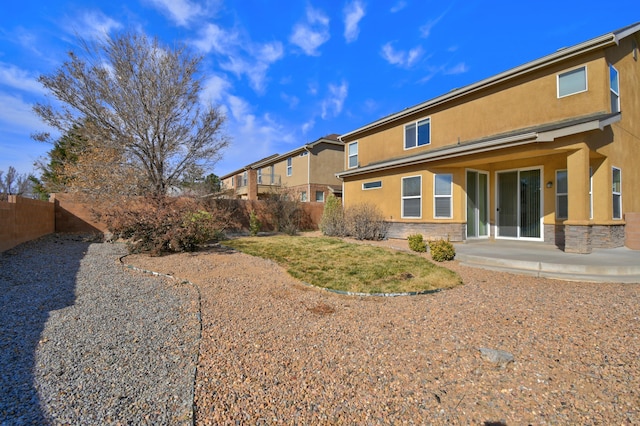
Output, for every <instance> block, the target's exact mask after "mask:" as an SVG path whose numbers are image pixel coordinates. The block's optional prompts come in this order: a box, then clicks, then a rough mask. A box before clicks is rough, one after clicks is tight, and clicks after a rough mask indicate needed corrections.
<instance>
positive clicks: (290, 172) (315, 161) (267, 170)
mask: <svg viewBox="0 0 640 426" xmlns="http://www.w3.org/2000/svg"><path fill="white" fill-rule="evenodd" d="M343 161H344V143H342V142H341V141H340V140H338V135H337V134H331V135H328V136H324V137H321V138H319V139H318V140H316V141H314V142H311V143H308V144H305V145H303V146H301V147H298V148H296V149H294V150H291V151H289V152H287V153H285V154H282V155H280V154H274V155H271V156H269V157H266V158H263V159H261V160H258V161H256V162H254V163H251V164H248V165H247V166H244V167H242V168H241V169H238V170H235V171H233V172H231V173H228V174H226V175H224V176H222V177H221V178H220V179H221V181H222V191H223V193H224V194H226V195H227V196H228V197H231V198H240V199H246V200H258V199H261V198H263V197H264V196H266V195H267V194H269V193H272V192H274V191H276V190H277V189H278V188H283V187H284V188H287V189H289V190H291V191H293V192H295V193H296V194H297V196H298V197H300V200H301V201H303V202H310V201H311V202H324V201H325V200H326V199H327V197H328V196H329V194H334V195H336V196H341V195H342V181H341V180H340V179H338V178H337V177H336V173H337V172H339V171H340V170H342V169H343Z"/></svg>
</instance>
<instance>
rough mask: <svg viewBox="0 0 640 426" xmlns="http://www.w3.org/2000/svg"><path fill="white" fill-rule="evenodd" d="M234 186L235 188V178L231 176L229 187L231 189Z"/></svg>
mask: <svg viewBox="0 0 640 426" xmlns="http://www.w3.org/2000/svg"><path fill="white" fill-rule="evenodd" d="M234 186H236V182H235V176H231V187H232V188H233V187H234Z"/></svg>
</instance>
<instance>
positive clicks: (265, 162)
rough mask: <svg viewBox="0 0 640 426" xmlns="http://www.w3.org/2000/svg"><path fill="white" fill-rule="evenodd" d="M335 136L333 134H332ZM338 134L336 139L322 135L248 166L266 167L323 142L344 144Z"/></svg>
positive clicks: (255, 167)
mask: <svg viewBox="0 0 640 426" xmlns="http://www.w3.org/2000/svg"><path fill="white" fill-rule="evenodd" d="M330 136H333V135H330ZM337 137H338V136H337V135H336V139H330V138H329V137H327V136H325V137H322V138H320V139H318V140H315V141H313V142H310V143H308V144H305V145H303V146H300V147H298V148H295V149H292V150H291V151H288V152H285V153H284V154H280V155H275V156H273V157H267V158H265V159H264V160H260V161H258V162H255V163H253V164H251V165H250V166H247V167H249V168H251V169H259V168H261V167H264V166H266V165H269V164H272V163H277V162H278V161H280V160H282V159H284V158H288V157H291V156H292V155H296V154H299V153H301V152H303V151H310V150H311V149H313V148H314V147H315V146H316V145H319V144H321V143H326V144H330V145H336V146H344V142H342V141H340V140H338V139H337Z"/></svg>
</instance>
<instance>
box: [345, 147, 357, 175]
mask: <svg viewBox="0 0 640 426" xmlns="http://www.w3.org/2000/svg"><path fill="white" fill-rule="evenodd" d="M352 146H354V147H355V148H356V152H355V154H352V153H351V147H352ZM352 158H355V160H356V161H355V164H354V165H351V159H352ZM355 167H358V141H355V142H351V143H350V144H349V145H347V168H349V169H353V168H355Z"/></svg>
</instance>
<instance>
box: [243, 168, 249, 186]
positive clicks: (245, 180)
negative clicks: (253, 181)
mask: <svg viewBox="0 0 640 426" xmlns="http://www.w3.org/2000/svg"><path fill="white" fill-rule="evenodd" d="M248 184H249V173H248V172H246V171H245V172H243V173H242V186H247V185H248Z"/></svg>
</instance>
